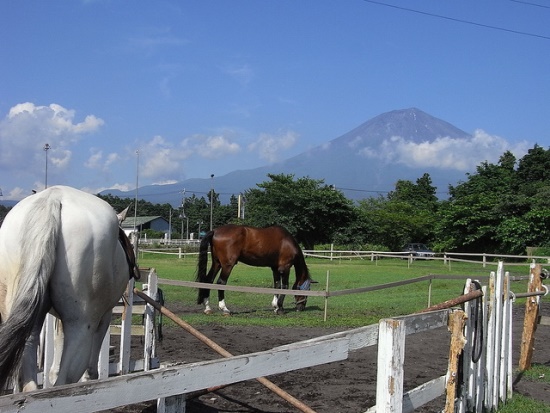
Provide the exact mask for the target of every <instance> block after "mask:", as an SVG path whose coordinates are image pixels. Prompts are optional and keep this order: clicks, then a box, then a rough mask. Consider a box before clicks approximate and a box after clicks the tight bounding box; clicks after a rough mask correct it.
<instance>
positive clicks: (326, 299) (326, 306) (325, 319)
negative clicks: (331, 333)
mask: <svg viewBox="0 0 550 413" xmlns="http://www.w3.org/2000/svg"><path fill="white" fill-rule="evenodd" d="M329 275H330V271H329V270H327V285H326V286H325V291H326V295H325V315H324V317H323V321H324V322H326V321H327V313H328V281H329Z"/></svg>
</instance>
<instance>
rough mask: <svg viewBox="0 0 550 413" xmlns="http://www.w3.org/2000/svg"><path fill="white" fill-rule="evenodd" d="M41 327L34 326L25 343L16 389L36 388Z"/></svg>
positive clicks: (28, 389) (30, 389) (27, 389)
mask: <svg viewBox="0 0 550 413" xmlns="http://www.w3.org/2000/svg"><path fill="white" fill-rule="evenodd" d="M41 328H42V325H41V324H39V325H37V326H35V327H34V330H33V332H32V334H31V335H30V337H29V338H28V339H27V342H26V343H25V349H24V350H23V357H22V363H21V369H20V370H19V376H18V378H17V384H16V387H17V390H18V391H23V392H27V391H33V390H37V389H38V384H37V382H36V380H37V372H38V371H37V370H38V368H37V366H38V358H37V349H38V343H39V341H40V330H41Z"/></svg>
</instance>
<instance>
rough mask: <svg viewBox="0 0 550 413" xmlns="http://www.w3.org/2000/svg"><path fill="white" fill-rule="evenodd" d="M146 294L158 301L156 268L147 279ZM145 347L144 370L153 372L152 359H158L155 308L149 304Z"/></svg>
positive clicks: (146, 313) (146, 317)
mask: <svg viewBox="0 0 550 413" xmlns="http://www.w3.org/2000/svg"><path fill="white" fill-rule="evenodd" d="M146 294H147V295H148V296H149V297H151V298H152V299H153V300H156V299H157V295H158V278H157V272H156V270H155V269H154V268H151V270H149V276H148V277H147V291H146ZM144 316H145V345H144V346H143V370H145V371H148V370H151V359H152V358H154V357H156V341H155V308H154V307H153V306H152V305H150V304H147V305H146V307H145V314H144Z"/></svg>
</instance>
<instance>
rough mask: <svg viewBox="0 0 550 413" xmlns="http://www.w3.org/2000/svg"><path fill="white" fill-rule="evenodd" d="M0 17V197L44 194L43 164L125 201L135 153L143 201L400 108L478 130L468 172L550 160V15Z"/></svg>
mask: <svg viewBox="0 0 550 413" xmlns="http://www.w3.org/2000/svg"><path fill="white" fill-rule="evenodd" d="M0 19H1V24H0V38H2V42H0V62H1V64H0V79H1V80H0V188H1V190H2V194H3V197H2V198H0V199H4V200H6V199H20V198H21V197H23V196H26V195H28V194H29V193H30V192H31V190H32V189H36V190H40V189H42V188H43V187H44V184H45V175H46V174H45V169H46V168H45V165H46V155H47V159H48V185H53V184H64V185H70V186H74V187H77V188H81V189H84V190H87V191H90V192H98V191H100V190H102V189H105V188H119V189H125V190H128V189H133V188H134V187H135V184H136V169H137V168H136V167H137V163H138V162H137V160H138V159H137V158H138V157H137V155H136V150H139V184H140V186H141V185H146V184H152V183H167V182H174V181H181V180H184V179H187V178H197V177H198V178H208V177H210V175H211V174H214V175H215V176H220V175H224V174H226V173H228V172H231V171H233V170H236V169H249V168H253V167H257V166H264V165H268V164H270V163H272V162H276V161H279V160H283V159H286V158H288V157H291V156H294V155H296V154H299V153H301V152H303V151H306V150H308V149H309V148H312V147H315V146H317V145H320V144H323V143H326V142H327V141H329V140H331V139H334V138H336V137H338V136H340V135H342V134H344V133H346V132H348V131H349V130H351V129H353V128H355V127H356V126H358V125H359V124H361V123H363V122H365V121H367V120H369V119H371V118H372V117H374V116H376V115H379V114H381V113H383V112H387V111H391V110H394V109H403V108H408V107H417V108H419V109H421V110H423V111H425V112H427V113H429V114H431V115H433V116H436V117H438V118H441V119H443V120H446V121H448V122H450V123H451V124H453V125H455V126H457V127H459V128H461V129H463V130H464V131H466V132H468V133H472V134H473V135H474V138H473V139H476V140H473V141H472V142H470V145H458V149H457V145H456V144H455V145H453V146H451V147H453V148H454V149H453V150H454V151H457V150H460V147H461V146H464V147H467V146H469V148H470V149H469V152H468V153H466V154H465V156H466V157H468V159H470V160H471V165H476V164H479V162H481V161H484V160H489V161H492V162H496V161H497V160H498V157H499V156H500V155H501V154H502V153H503V151H504V150H506V149H511V150H513V151H514V153H516V154H517V155H518V156H522V151H523V152H524V151H525V150H527V149H528V148H530V147H532V146H533V145H534V144H535V143H538V144H539V145H541V146H543V147H545V148H547V147H548V146H549V145H550V75H549V74H550V3H549V2H548V0H533V1H525V2H524V1H517V0H515V1H512V0H499V1H495V0H489V1H484V2H480V1H474V0H463V1H441V0H424V1H418V0H412V1H411V0H409V1H399V0H391V1H390V0H388V1H385V0H384V1H381V2H374V1H365V0H345V1H336V0H332V1H326V0H316V1H313V0H277V1H275V0H272V1H269V0H263V1H260V0H254V1H253V0H232V1H227V0H224V1H222V0H190V1H181V0H169V1H166V0H158V1H154V2H153V1H131V2H129V1H122V0H86V1H77V0H53V1H42V0H35V1H26V0H21V1H4V2H0ZM480 137H482V138H483V139H481V140H480ZM484 139H486V140H484ZM488 141H490V142H492V145H485V144H484V142H488ZM495 142H496V145H495ZM45 143H48V144H49V145H50V146H51V149H50V150H49V151H48V152H47V154H46V152H45V151H44V150H43V147H44V144H45ZM472 145H473V146H474V147H475V148H478V149H476V150H474V151H473V152H472V150H471V147H472ZM489 146H490V147H491V150H486V149H487V148H486V147H489ZM495 148H496V150H495ZM434 150H441V151H445V150H446V148H445V147H440V148H436V149H434ZM433 158H434V156H433V153H432V154H431V156H430V157H427V158H426V162H429V159H433ZM363 189H368V188H363ZM388 189H392V188H388Z"/></svg>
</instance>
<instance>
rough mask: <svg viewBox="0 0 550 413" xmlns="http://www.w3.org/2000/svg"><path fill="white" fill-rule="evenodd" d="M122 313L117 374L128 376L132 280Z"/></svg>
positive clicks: (132, 280)
mask: <svg viewBox="0 0 550 413" xmlns="http://www.w3.org/2000/svg"><path fill="white" fill-rule="evenodd" d="M125 295H126V298H127V301H125V305H124V312H123V313H122V325H121V331H120V361H119V363H118V372H119V373H120V374H128V373H129V372H130V350H131V345H132V343H131V340H132V306H133V302H134V279H133V278H132V279H130V281H129V282H128V287H127V289H126V294H125Z"/></svg>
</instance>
